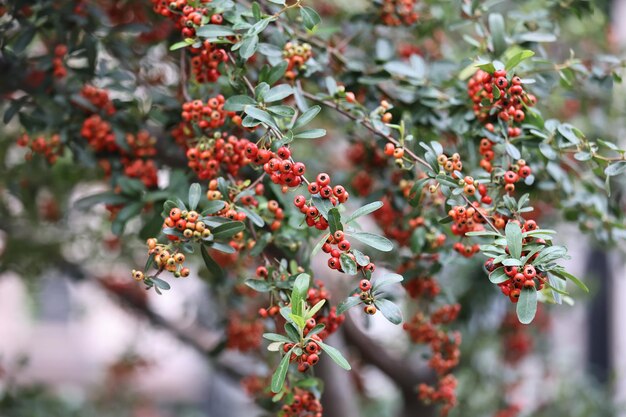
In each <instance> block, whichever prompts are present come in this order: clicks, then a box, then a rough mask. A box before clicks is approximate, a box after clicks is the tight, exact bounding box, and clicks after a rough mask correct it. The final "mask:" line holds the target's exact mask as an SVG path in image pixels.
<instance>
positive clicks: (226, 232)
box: [211, 222, 245, 239]
mask: <svg viewBox="0 0 626 417" xmlns="http://www.w3.org/2000/svg"><path fill="white" fill-rule="evenodd" d="M243 229H245V225H244V224H243V223H242V222H228V223H224V224H221V225H219V226H217V227H216V228H214V229H213V230H212V231H211V232H212V233H213V237H214V238H215V239H226V238H230V237H233V236H234V235H236V234H237V233H239V232H241V231H242V230H243Z"/></svg>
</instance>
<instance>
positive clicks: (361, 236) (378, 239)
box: [349, 232, 393, 252]
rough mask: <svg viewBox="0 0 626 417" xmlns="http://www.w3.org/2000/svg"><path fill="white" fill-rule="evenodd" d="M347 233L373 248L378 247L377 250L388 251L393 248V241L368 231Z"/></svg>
mask: <svg viewBox="0 0 626 417" xmlns="http://www.w3.org/2000/svg"><path fill="white" fill-rule="evenodd" d="M349 234H350V236H352V237H353V238H355V239H356V240H358V241H359V242H361V243H364V244H366V245H368V246H371V247H372V248H374V249H378V250H379V251H382V252H389V251H391V250H393V243H392V242H391V241H390V240H389V239H387V238H386V237H383V236H379V235H375V234H373V233H368V232H350V233H349Z"/></svg>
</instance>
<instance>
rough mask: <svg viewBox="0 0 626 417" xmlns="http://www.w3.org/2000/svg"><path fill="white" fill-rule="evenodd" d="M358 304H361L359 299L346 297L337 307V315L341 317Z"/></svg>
mask: <svg viewBox="0 0 626 417" xmlns="http://www.w3.org/2000/svg"><path fill="white" fill-rule="evenodd" d="M359 304H361V299H360V298H359V297H356V296H352V297H348V298H346V299H345V300H343V301H342V302H341V303H339V305H338V306H337V315H341V314H343V313H345V312H346V311H348V310H350V309H351V308H352V307H354V306H357V305H359Z"/></svg>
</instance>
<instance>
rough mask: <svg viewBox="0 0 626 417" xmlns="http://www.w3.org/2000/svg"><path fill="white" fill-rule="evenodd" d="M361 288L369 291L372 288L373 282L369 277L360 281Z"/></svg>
mask: <svg viewBox="0 0 626 417" xmlns="http://www.w3.org/2000/svg"><path fill="white" fill-rule="evenodd" d="M359 289H360V290H361V291H369V290H370V289H372V283H371V282H370V281H369V280H367V279H362V280H361V282H359Z"/></svg>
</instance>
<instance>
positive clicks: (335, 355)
mask: <svg viewBox="0 0 626 417" xmlns="http://www.w3.org/2000/svg"><path fill="white" fill-rule="evenodd" d="M317 344H318V345H319V346H320V347H321V348H322V350H323V351H324V352H326V353H327V354H328V356H330V358H331V359H332V360H333V361H334V362H335V363H336V364H337V365H339V366H340V367H342V368H343V369H345V370H346V371H349V370H350V369H352V367H351V366H350V364H349V363H348V361H347V360H346V358H344V357H343V355H342V354H341V352H339V350H337V349H335V348H334V347H332V346H329V345H327V344H326V343H324V342H317Z"/></svg>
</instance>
